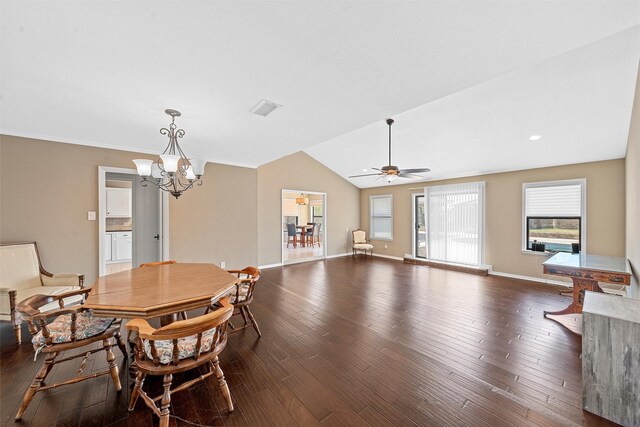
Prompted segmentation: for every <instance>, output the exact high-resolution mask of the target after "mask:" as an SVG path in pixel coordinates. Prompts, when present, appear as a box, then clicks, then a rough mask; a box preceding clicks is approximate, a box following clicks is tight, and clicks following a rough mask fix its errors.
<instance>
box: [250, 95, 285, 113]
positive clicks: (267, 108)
mask: <svg viewBox="0 0 640 427" xmlns="http://www.w3.org/2000/svg"><path fill="white" fill-rule="evenodd" d="M281 107H282V105H279V104H276V103H275V102H271V101H268V100H266V99H263V100H262V101H260V102H258V104H256V106H255V107H253V108H252V109H251V110H249V111H250V112H252V113H253V114H257V115H259V116H262V117H267V116H268V115H269V114H271V113H272V112H273V111H274V110H275V109H276V108H281Z"/></svg>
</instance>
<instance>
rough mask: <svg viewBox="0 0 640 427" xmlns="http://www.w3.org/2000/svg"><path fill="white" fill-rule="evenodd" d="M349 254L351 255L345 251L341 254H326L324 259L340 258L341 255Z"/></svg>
mask: <svg viewBox="0 0 640 427" xmlns="http://www.w3.org/2000/svg"><path fill="white" fill-rule="evenodd" d="M350 255H351V254H350V253H347V252H345V253H343V254H335V255H327V256H326V257H325V259H329V258H340V257H342V256H350Z"/></svg>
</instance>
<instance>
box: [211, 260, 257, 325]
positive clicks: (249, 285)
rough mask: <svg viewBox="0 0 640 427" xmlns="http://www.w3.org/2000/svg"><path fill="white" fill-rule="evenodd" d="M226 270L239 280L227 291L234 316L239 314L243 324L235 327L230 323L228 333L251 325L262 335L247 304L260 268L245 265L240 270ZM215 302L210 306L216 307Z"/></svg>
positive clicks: (251, 298)
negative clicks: (229, 291)
mask: <svg viewBox="0 0 640 427" xmlns="http://www.w3.org/2000/svg"><path fill="white" fill-rule="evenodd" d="M227 272H229V273H231V274H234V275H235V276H237V277H238V278H239V279H240V282H239V283H237V284H236V286H235V288H234V289H233V290H232V291H231V293H229V298H230V301H231V303H232V304H233V307H234V312H233V314H234V316H235V315H238V314H239V315H241V316H242V320H243V321H244V325H243V326H241V327H237V326H235V325H233V324H232V323H230V324H229V325H230V331H229V332H230V333H231V332H238V331H241V330H243V329H245V328H249V327H253V329H255V331H256V333H257V334H258V336H259V337H261V336H262V332H260V328H259V327H258V322H256V319H255V318H254V317H253V313H251V309H250V308H249V305H251V303H252V302H253V292H254V290H255V287H256V282H257V281H258V280H259V279H260V270H259V269H258V268H256V267H245V268H243V269H242V270H227ZM216 306H217V304H215V303H214V304H213V306H212V307H216Z"/></svg>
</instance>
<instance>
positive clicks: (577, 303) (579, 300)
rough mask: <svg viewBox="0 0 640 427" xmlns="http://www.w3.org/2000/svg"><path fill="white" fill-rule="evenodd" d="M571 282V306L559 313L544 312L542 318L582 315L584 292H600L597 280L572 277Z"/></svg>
mask: <svg viewBox="0 0 640 427" xmlns="http://www.w3.org/2000/svg"><path fill="white" fill-rule="evenodd" d="M571 280H572V281H573V301H572V302H571V304H569V306H568V307H567V308H565V309H563V310H560V311H545V312H544V317H547V316H558V315H562V314H576V313H582V305H583V304H584V293H585V291H592V292H602V289H600V286H598V281H597V280H591V279H583V278H581V277H572V278H571Z"/></svg>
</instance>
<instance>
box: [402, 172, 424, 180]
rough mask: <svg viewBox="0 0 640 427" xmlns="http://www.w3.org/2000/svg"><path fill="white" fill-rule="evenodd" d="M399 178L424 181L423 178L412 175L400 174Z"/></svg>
mask: <svg viewBox="0 0 640 427" xmlns="http://www.w3.org/2000/svg"><path fill="white" fill-rule="evenodd" d="M398 176H399V177H400V178H409V179H422V178H424V177H423V176H420V175H414V174H411V173H400V174H398Z"/></svg>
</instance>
